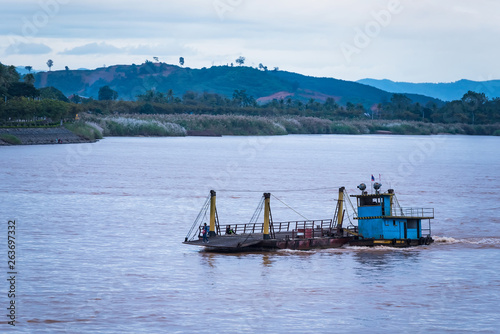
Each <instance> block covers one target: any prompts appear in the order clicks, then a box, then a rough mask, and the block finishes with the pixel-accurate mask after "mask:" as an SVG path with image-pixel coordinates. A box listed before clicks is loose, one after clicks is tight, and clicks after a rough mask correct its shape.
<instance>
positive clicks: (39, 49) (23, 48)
mask: <svg viewBox="0 0 500 334" xmlns="http://www.w3.org/2000/svg"><path fill="white" fill-rule="evenodd" d="M51 51H52V49H51V48H49V47H48V46H47V45H45V44H41V43H22V42H16V43H13V44H10V45H9V46H8V47H7V48H6V49H5V54H6V55H43V54H47V53H50V52H51Z"/></svg>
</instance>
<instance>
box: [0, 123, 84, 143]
mask: <svg viewBox="0 0 500 334" xmlns="http://www.w3.org/2000/svg"><path fill="white" fill-rule="evenodd" d="M2 135H12V136H15V137H16V138H18V139H19V140H20V141H21V144H22V145H42V144H57V143H60V144H69V143H90V142H92V141H90V140H88V139H85V138H83V137H80V136H78V135H76V134H74V133H73V132H71V131H69V130H68V129H65V128H62V127H58V128H0V145H10V144H9V143H8V142H6V141H4V140H2V138H1V136H2Z"/></svg>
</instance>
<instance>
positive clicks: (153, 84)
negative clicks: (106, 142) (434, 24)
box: [35, 62, 442, 108]
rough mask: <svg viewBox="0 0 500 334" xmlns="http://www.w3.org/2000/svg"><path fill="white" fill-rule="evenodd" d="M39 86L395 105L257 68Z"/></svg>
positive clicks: (149, 73)
mask: <svg viewBox="0 0 500 334" xmlns="http://www.w3.org/2000/svg"><path fill="white" fill-rule="evenodd" d="M35 78H36V81H35V82H36V87H37V88H42V87H49V86H53V87H55V88H57V89H59V90H61V91H62V92H63V93H64V94H65V95H67V96H69V95H72V94H78V95H80V96H85V97H93V98H97V96H98V91H99V88H101V87H103V86H106V85H107V86H109V87H110V88H112V89H113V90H115V91H117V92H118V96H119V98H120V99H123V100H135V99H136V97H137V95H139V94H144V93H145V92H146V91H148V90H151V89H154V90H156V91H159V92H167V91H168V90H170V89H172V90H173V92H174V94H175V96H178V97H181V96H183V95H184V93H186V92H187V91H194V92H198V93H202V92H208V93H216V94H220V95H225V96H227V97H229V98H230V97H232V94H233V92H234V91H235V90H246V92H247V94H248V95H250V96H253V97H254V98H255V99H256V100H257V101H259V102H262V103H264V102H269V101H271V100H273V99H275V98H276V99H278V100H279V99H287V98H291V99H293V100H301V101H309V100H310V99H311V98H312V99H314V100H316V101H319V102H324V101H326V99H327V98H329V97H332V98H334V99H335V100H336V101H337V102H338V103H339V104H341V105H345V104H346V103H347V102H352V103H354V104H357V103H361V104H363V105H364V106H365V107H366V108H369V107H371V106H372V105H374V104H378V103H383V102H387V101H390V99H391V96H392V94H391V93H388V92H386V91H383V90H380V89H378V88H374V87H371V86H367V85H363V84H360V83H356V82H351V81H343V80H337V79H333V78H316V77H309V76H304V75H301V74H297V73H289V72H284V71H262V70H258V69H255V68H252V67H244V66H242V67H230V66H214V67H211V68H202V69H191V68H182V67H179V66H174V65H169V64H165V63H152V62H146V63H144V64H141V65H134V64H133V65H115V66H110V67H106V68H98V69H95V70H66V71H51V72H40V73H36V74H35ZM408 97H409V98H411V99H412V100H413V101H414V102H419V103H420V104H422V105H425V104H426V103H427V102H429V101H431V102H434V103H436V104H437V105H442V102H441V101H439V100H437V99H434V98H430V97H426V96H422V95H413V94H410V95H408Z"/></svg>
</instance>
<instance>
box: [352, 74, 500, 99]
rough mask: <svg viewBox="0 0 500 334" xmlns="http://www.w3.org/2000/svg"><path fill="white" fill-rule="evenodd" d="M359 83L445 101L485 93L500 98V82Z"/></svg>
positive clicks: (360, 81)
mask: <svg viewBox="0 0 500 334" xmlns="http://www.w3.org/2000/svg"><path fill="white" fill-rule="evenodd" d="M357 82H358V83H362V84H365V85H369V86H372V87H376V88H379V89H382V90H385V91H388V92H392V93H405V94H407V93H409V94H421V95H426V96H431V97H434V98H436V99H440V100H443V101H453V100H460V99H461V98H462V97H463V96H464V94H465V93H467V92H468V91H470V90H471V91H473V92H477V93H484V94H485V95H486V96H487V97H489V98H490V99H492V98H495V97H500V80H490V81H471V80H460V81H456V82H451V83H410V82H394V81H391V80H387V79H384V80H377V79H362V80H358V81H357Z"/></svg>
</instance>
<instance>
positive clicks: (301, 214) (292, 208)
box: [272, 194, 309, 220]
mask: <svg viewBox="0 0 500 334" xmlns="http://www.w3.org/2000/svg"><path fill="white" fill-rule="evenodd" d="M272 196H273V197H274V198H276V199H277V200H278V201H280V202H281V203H283V204H284V205H285V206H286V207H288V208H289V209H290V210H292V211H293V212H295V213H296V214H298V215H299V216H301V217H302V218H304V219H305V220H309V219H307V218H306V217H304V216H303V215H302V214H300V212H298V211H297V210H295V209H294V208H292V207H291V206H290V205H288V204H286V203H285V202H283V201H282V200H280V199H279V198H278V197H276V196H275V195H274V194H272Z"/></svg>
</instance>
